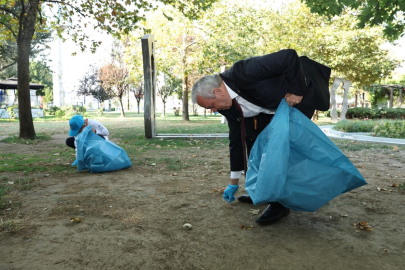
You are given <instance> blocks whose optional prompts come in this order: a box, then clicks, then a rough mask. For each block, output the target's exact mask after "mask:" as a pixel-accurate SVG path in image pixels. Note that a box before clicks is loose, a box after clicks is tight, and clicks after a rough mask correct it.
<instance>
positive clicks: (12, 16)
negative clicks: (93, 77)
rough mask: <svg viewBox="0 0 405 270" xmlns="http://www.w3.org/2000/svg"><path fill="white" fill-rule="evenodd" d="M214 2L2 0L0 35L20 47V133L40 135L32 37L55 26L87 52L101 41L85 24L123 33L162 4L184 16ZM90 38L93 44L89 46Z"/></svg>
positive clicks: (192, 0) (113, 32) (22, 136)
mask: <svg viewBox="0 0 405 270" xmlns="http://www.w3.org/2000/svg"><path fill="white" fill-rule="evenodd" d="M214 1H215V0H206V1H198V0H158V1H149V0H112V1H109V0H107V1H105V0H87V1H82V0H0V34H1V35H2V38H7V39H10V40H13V39H14V40H15V41H16V44H17V50H18V87H19V95H18V105H19V117H20V137H21V138H26V139H28V138H30V139H34V138H35V129H34V124H33V121H32V114H31V108H30V107H31V106H30V91H29V56H30V54H31V43H32V40H33V37H34V35H35V34H36V33H39V32H48V31H49V30H50V29H56V31H57V34H58V35H59V36H60V37H61V38H62V37H63V36H64V37H65V38H66V37H67V36H68V37H70V38H72V40H73V41H75V42H76V43H77V44H78V45H79V46H80V48H81V49H82V50H85V49H86V48H90V50H91V51H93V52H94V50H95V49H96V48H97V47H98V46H99V45H100V44H101V41H96V40H91V38H90V37H89V36H88V35H87V34H86V33H85V31H84V29H85V28H86V27H89V28H92V29H96V30H102V31H107V32H108V33H110V34H113V35H116V36H120V35H121V34H123V33H124V34H125V33H129V32H130V31H131V30H133V29H134V28H136V26H137V23H138V22H139V21H141V20H143V19H144V12H145V11H148V10H151V9H155V8H157V7H158V4H159V3H161V4H166V5H172V6H175V7H176V8H177V9H179V10H180V11H181V12H182V13H183V14H184V15H185V16H187V17H189V18H196V17H198V16H199V11H200V10H205V9H207V8H209V7H210V6H211V4H212V3H213V2H214ZM88 41H89V42H90V44H88Z"/></svg>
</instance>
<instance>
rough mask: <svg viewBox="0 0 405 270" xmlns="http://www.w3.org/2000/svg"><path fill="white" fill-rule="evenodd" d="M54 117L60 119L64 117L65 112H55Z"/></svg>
mask: <svg viewBox="0 0 405 270" xmlns="http://www.w3.org/2000/svg"><path fill="white" fill-rule="evenodd" d="M55 116H56V117H58V118H62V117H63V116H65V111H64V110H57V111H56V112H55Z"/></svg>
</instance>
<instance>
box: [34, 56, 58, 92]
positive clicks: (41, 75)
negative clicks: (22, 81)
mask: <svg viewBox="0 0 405 270" xmlns="http://www.w3.org/2000/svg"><path fill="white" fill-rule="evenodd" d="M30 82H33V83H38V84H42V85H44V89H41V90H37V91H36V94H37V96H45V95H46V93H48V95H49V92H52V91H50V90H52V89H53V77H52V70H51V67H50V66H49V65H48V62H47V61H46V60H45V59H42V60H39V61H31V62H30ZM48 99H49V97H48Z"/></svg>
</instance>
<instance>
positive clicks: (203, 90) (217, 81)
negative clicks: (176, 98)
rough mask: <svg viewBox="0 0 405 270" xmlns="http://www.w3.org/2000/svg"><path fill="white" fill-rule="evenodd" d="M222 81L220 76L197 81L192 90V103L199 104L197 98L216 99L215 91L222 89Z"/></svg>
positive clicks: (208, 76) (210, 76)
mask: <svg viewBox="0 0 405 270" xmlns="http://www.w3.org/2000/svg"><path fill="white" fill-rule="evenodd" d="M221 84H222V79H221V77H220V76H219V75H218V74H215V75H207V76H204V77H202V78H201V79H199V80H198V81H196V83H195V84H194V85H193V89H192V90H191V101H192V102H193V103H195V104H197V96H200V97H202V98H205V99H214V98H215V94H214V89H216V88H220V87H221Z"/></svg>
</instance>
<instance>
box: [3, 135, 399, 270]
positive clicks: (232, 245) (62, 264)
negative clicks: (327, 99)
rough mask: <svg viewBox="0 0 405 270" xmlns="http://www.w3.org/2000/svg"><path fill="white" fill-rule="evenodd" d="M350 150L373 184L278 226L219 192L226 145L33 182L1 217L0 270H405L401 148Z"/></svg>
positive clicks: (31, 149)
mask: <svg viewBox="0 0 405 270" xmlns="http://www.w3.org/2000/svg"><path fill="white" fill-rule="evenodd" d="M113 141H114V140H113ZM63 143H64V136H62V135H58V134H56V135H53V139H52V140H51V141H47V142H43V143H40V144H38V145H34V146H32V145H12V146H10V145H8V144H5V143H0V152H2V153H7V152H18V153H38V155H41V154H43V153H46V152H47V151H49V150H50V149H51V148H52V145H61V144H63ZM344 152H345V151H344ZM345 154H346V155H347V156H348V157H349V158H350V159H351V161H352V162H353V163H354V164H355V165H356V167H357V168H358V169H359V171H360V172H361V173H362V174H363V176H364V177H365V179H366V180H367V182H368V185H366V186H363V187H361V188H358V189H356V190H354V191H352V192H349V193H346V194H343V195H341V196H339V197H337V198H335V199H334V200H332V201H331V202H330V203H328V204H327V205H325V206H324V207H322V208H321V209H319V210H318V211H316V212H314V213H307V212H296V211H292V212H291V214H290V215H289V216H288V217H286V218H285V219H283V220H282V221H280V222H279V223H277V224H274V225H270V226H258V225H257V224H256V223H255V220H256V218H257V217H258V215H252V214H250V213H248V211H249V210H250V209H260V210H261V211H263V210H264V209H265V208H266V205H260V206H252V205H246V204H242V203H239V202H237V201H236V202H233V203H227V202H225V201H224V200H223V199H222V194H220V192H218V191H217V190H219V189H220V188H222V187H225V185H226V184H227V183H228V177H229V171H228V169H227V168H228V167H229V165H228V157H227V155H228V147H227V145H223V146H220V147H218V148H216V149H212V150H209V151H208V150H204V151H202V150H200V151H198V149H194V148H190V152H187V153H184V152H183V153H180V152H179V151H178V150H176V149H161V150H160V151H159V152H155V153H154V154H152V156H150V159H149V160H148V162H147V163H144V164H142V165H137V164H133V166H132V167H131V168H128V169H124V170H121V171H116V172H109V173H103V174H92V173H89V172H75V173H70V174H66V173H64V172H60V173H57V174H55V175H52V174H51V175H48V174H36V175H35V176H34V177H35V179H37V180H36V181H35V185H33V187H32V188H31V189H29V190H23V191H19V192H16V193H12V194H10V197H8V199H9V200H12V201H13V202H19V205H18V206H17V205H16V206H14V207H12V208H11V209H9V210H6V209H4V210H2V213H1V214H0V218H1V222H6V221H7V220H14V222H15V223H16V224H17V225H18V230H17V231H16V232H14V233H6V232H5V231H3V233H2V234H1V235H0V269H1V270H5V269H43V270H45V269H206V270H208V269H249V270H250V269H384V270H389V269H405V227H404V221H405V220H404V217H405V207H404V205H405V194H404V193H401V192H400V191H399V189H398V188H396V187H392V185H393V184H402V183H403V182H404V181H405V169H404V163H405V148H403V147H402V148H399V149H396V148H395V147H392V146H390V147H389V148H388V149H387V150H381V149H373V148H368V149H364V150H361V151H356V152H345ZM153 155H161V156H166V157H169V158H176V159H178V162H188V160H189V159H196V160H199V161H200V162H201V164H204V165H203V166H196V167H192V168H187V169H184V170H181V171H178V172H174V171H171V170H167V169H166V168H165V167H163V166H160V164H159V163H158V162H156V165H155V166H153V165H152V163H155V162H154V159H153V158H154V157H153ZM149 161H150V162H149ZM0 162H1V161H0ZM68 169H71V170H75V169H74V168H68ZM2 176H3V177H4V176H7V177H9V178H10V179H15V178H16V177H18V175H17V174H12V173H7V174H6V175H2ZM243 184H244V180H242V181H241V188H240V189H239V191H238V192H237V194H236V195H241V194H244V189H243ZM70 217H75V218H80V219H81V222H71V220H70ZM359 222H368V225H369V226H371V229H372V231H371V230H365V229H364V228H363V229H361V228H359V226H358V224H359ZM185 223H190V224H191V225H192V229H191V230H186V229H184V228H183V224H185Z"/></svg>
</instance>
